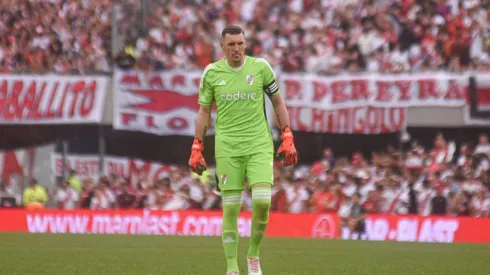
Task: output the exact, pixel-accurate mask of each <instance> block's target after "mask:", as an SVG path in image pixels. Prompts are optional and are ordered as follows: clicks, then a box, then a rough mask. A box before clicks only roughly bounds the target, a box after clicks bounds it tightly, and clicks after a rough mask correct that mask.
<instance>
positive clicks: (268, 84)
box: [257, 58, 279, 97]
mask: <svg viewBox="0 0 490 275" xmlns="http://www.w3.org/2000/svg"><path fill="white" fill-rule="evenodd" d="M257 62H260V63H263V65H264V67H263V69H262V74H263V77H264V92H265V93H266V94H267V95H268V96H269V97H270V96H272V95H274V94H275V93H277V92H279V86H278V85H277V83H276V75H275V74H274V70H273V69H272V67H271V65H270V64H269V62H267V60H265V59H263V58H257Z"/></svg>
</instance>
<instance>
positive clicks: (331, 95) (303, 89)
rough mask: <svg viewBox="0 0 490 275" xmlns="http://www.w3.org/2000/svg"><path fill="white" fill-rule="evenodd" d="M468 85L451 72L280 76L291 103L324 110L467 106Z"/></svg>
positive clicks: (288, 100)
mask: <svg viewBox="0 0 490 275" xmlns="http://www.w3.org/2000/svg"><path fill="white" fill-rule="evenodd" d="M467 86H468V76H463V75H457V74H447V73H433V74H414V75H408V74H406V75H405V74H399V75H386V74H370V75H359V76H328V77H327V76H317V75H313V74H302V75H297V74H282V75H281V76H280V87H281V90H282V93H283V95H284V100H285V102H286V104H287V106H291V107H308V108H315V109H320V110H335V109H343V108H353V107H366V106H371V107H384V108H393V107H396V108H400V107H410V106H463V105H464V104H465V103H466V88H467Z"/></svg>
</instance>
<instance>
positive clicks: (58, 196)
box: [53, 181, 79, 209]
mask: <svg viewBox="0 0 490 275" xmlns="http://www.w3.org/2000/svg"><path fill="white" fill-rule="evenodd" d="M53 197H54V200H55V201H56V205H57V207H58V209H75V208H77V206H78V200H79V195H78V193H77V192H76V191H75V190H74V189H73V187H71V185H70V184H69V183H68V182H67V181H61V182H60V183H59V185H58V186H57V187H56V188H55V189H54V190H53Z"/></svg>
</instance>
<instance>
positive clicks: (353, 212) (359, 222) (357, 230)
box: [347, 193, 366, 239]
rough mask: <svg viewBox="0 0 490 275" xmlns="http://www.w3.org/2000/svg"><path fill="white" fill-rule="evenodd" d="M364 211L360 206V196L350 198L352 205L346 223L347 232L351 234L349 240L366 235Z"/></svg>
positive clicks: (356, 194) (357, 194)
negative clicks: (347, 226)
mask: <svg viewBox="0 0 490 275" xmlns="http://www.w3.org/2000/svg"><path fill="white" fill-rule="evenodd" d="M365 214H366V209H364V207H363V206H362V204H361V194H359V193H355V194H354V195H353V196H352V204H351V207H350V212H349V216H348V218H347V223H348V225H349V231H350V232H351V238H352V239H354V238H356V237H357V238H358V239H361V237H362V235H363V234H365V233H366V215H365Z"/></svg>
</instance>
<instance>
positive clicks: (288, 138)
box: [277, 126, 298, 167]
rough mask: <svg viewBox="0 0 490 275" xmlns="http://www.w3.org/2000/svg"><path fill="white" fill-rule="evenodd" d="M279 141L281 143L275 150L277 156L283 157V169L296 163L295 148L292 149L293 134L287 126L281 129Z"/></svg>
mask: <svg viewBox="0 0 490 275" xmlns="http://www.w3.org/2000/svg"><path fill="white" fill-rule="evenodd" d="M281 140H282V143H281V146H279V149H278V150H277V155H279V156H281V155H282V156H283V157H284V161H283V163H282V165H283V166H284V167H286V166H290V165H295V164H296V163H297V162H298V154H297V152H296V148H295V147H294V142H293V140H294V137H293V132H291V128H289V126H287V127H284V129H282V131H281Z"/></svg>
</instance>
